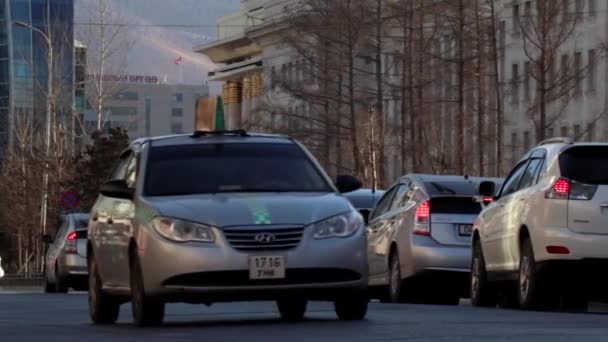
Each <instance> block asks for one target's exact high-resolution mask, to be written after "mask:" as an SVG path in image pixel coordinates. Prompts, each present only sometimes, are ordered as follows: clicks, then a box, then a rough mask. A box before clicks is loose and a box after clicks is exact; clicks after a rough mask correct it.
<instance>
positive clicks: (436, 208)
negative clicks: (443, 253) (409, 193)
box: [430, 196, 481, 246]
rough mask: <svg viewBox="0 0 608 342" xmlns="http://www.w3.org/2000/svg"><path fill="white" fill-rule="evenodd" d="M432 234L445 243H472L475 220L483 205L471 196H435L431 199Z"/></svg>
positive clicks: (462, 244)
mask: <svg viewBox="0 0 608 342" xmlns="http://www.w3.org/2000/svg"><path fill="white" fill-rule="evenodd" d="M430 208H431V236H432V237H433V239H435V240H436V241H437V242H439V243H440V244H443V245H456V246H468V245H470V244H471V231H472V228H473V222H474V221H475V218H476V217H477V215H478V214H479V213H480V212H481V205H480V204H479V203H478V202H476V201H475V200H474V198H473V197H469V196H445V197H435V198H432V199H431V201H430Z"/></svg>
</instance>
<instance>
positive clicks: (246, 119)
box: [241, 75, 255, 129]
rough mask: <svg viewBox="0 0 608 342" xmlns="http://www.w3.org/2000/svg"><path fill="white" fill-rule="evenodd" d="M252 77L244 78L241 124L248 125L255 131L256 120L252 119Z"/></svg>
mask: <svg viewBox="0 0 608 342" xmlns="http://www.w3.org/2000/svg"><path fill="white" fill-rule="evenodd" d="M251 86H252V84H251V76H250V75H247V76H245V77H243V105H242V108H241V124H244V123H248V124H250V127H251V128H252V129H253V128H254V127H253V126H254V123H255V120H252V117H251Z"/></svg>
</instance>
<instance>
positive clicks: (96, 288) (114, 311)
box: [89, 258, 120, 325]
mask: <svg viewBox="0 0 608 342" xmlns="http://www.w3.org/2000/svg"><path fill="white" fill-rule="evenodd" d="M119 313H120V304H119V303H118V302H117V301H116V300H115V299H114V298H112V297H111V296H110V295H108V294H106V293H104V292H103V290H102V288H101V279H100V277H99V272H98V271H97V263H96V262H95V259H93V258H90V259H89V315H90V316H91V321H93V324H98V325H101V324H114V323H116V321H117V320H118V315H119Z"/></svg>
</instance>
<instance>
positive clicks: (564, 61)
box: [560, 54, 570, 92]
mask: <svg viewBox="0 0 608 342" xmlns="http://www.w3.org/2000/svg"><path fill="white" fill-rule="evenodd" d="M560 72H561V77H563V78H564V79H566V80H567V79H568V78H569V75H570V70H569V68H568V55H566V54H563V55H562V62H561V71H560ZM568 83H570V82H566V81H562V90H563V91H564V92H567V91H568V90H569V89H570V85H569V84H568Z"/></svg>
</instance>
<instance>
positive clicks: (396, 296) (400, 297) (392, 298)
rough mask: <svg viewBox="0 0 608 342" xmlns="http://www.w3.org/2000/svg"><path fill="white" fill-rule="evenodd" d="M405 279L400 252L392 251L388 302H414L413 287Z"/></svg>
mask: <svg viewBox="0 0 608 342" xmlns="http://www.w3.org/2000/svg"><path fill="white" fill-rule="evenodd" d="M404 285H405V281H404V280H403V278H402V277H401V262H400V261H399V254H398V253H397V252H396V251H395V252H393V253H392V255H391V258H390V262H389V283H388V296H387V297H388V298H387V299H388V302H389V303H413V302H414V300H413V298H412V296H413V294H412V293H410V292H411V291H412V288H409V287H406V286H404Z"/></svg>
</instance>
